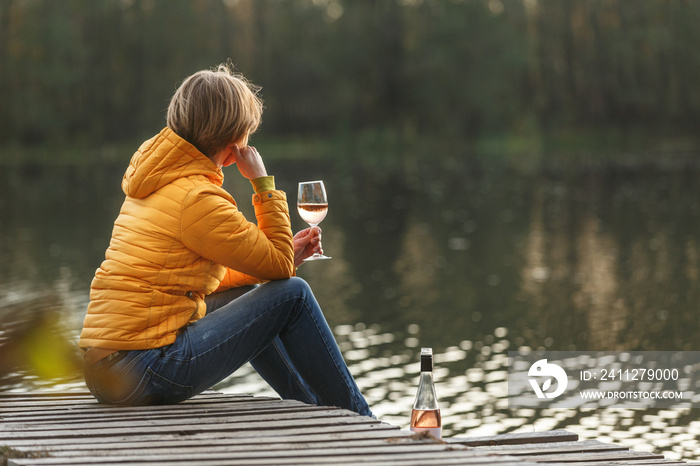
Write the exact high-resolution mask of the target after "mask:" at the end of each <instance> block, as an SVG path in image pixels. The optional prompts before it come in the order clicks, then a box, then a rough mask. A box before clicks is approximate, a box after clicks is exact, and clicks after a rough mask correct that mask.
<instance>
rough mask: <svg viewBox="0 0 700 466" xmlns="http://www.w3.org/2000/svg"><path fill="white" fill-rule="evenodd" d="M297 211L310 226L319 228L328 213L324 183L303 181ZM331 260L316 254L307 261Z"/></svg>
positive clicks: (300, 185) (300, 186)
mask: <svg viewBox="0 0 700 466" xmlns="http://www.w3.org/2000/svg"><path fill="white" fill-rule="evenodd" d="M297 210H298V211H299V216H300V217H301V218H302V219H303V220H304V221H305V222H306V223H308V224H309V225H310V226H312V227H315V226H318V224H319V223H321V221H322V220H323V219H324V218H326V214H327V213H328V198H327V197H326V187H325V186H324V185H323V181H303V182H301V183H299V195H298V197H297ZM319 259H330V257H328V256H324V255H323V254H318V253H316V254H314V255H312V256H309V257H307V258H306V259H305V261H315V260H319Z"/></svg>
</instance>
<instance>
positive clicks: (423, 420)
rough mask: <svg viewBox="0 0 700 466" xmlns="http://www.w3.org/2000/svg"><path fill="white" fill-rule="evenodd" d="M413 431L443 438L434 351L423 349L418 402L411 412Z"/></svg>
mask: <svg viewBox="0 0 700 466" xmlns="http://www.w3.org/2000/svg"><path fill="white" fill-rule="evenodd" d="M411 430H412V431H413V432H429V433H430V434H432V435H433V437H435V438H437V439H441V438H442V418H441V417H440V408H439V407H438V402H437V396H436V394H435V383H434V382H433V349H432V348H421V352H420V381H419V383H418V393H416V401H415V402H414V403H413V411H412V412H411Z"/></svg>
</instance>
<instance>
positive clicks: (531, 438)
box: [445, 429, 578, 447]
mask: <svg viewBox="0 0 700 466" xmlns="http://www.w3.org/2000/svg"><path fill="white" fill-rule="evenodd" d="M576 440H578V435H577V434H575V433H573V432H569V431H567V430H561V429H558V430H551V431H547V432H517V433H510V434H499V435H490V436H484V437H452V438H448V439H445V441H446V442H447V443H450V444H453V443H458V444H460V445H467V446H472V447H478V446H488V445H513V444H519V443H547V442H574V441H576Z"/></svg>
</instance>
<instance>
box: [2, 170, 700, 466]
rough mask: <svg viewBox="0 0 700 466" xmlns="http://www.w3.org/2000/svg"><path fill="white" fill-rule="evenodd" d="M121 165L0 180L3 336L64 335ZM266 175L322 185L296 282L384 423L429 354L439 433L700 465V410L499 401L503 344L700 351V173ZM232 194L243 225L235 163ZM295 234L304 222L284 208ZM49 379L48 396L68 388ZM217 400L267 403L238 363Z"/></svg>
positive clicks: (105, 231) (23, 379)
mask: <svg viewBox="0 0 700 466" xmlns="http://www.w3.org/2000/svg"><path fill="white" fill-rule="evenodd" d="M125 163H126V161H125ZM124 168H125V166H121V165H120V166H100V168H95V167H79V168H78V167H56V168H42V167H39V166H29V167H23V168H2V173H1V174H0V309H4V310H5V312H4V314H3V315H2V316H1V317H2V319H3V324H2V327H0V329H2V330H4V331H5V333H8V331H9V329H11V328H12V325H13V322H14V321H17V320H22V319H25V320H26V317H24V316H31V315H32V313H33V312H36V311H37V307H44V308H46V309H52V310H54V311H53V312H54V314H55V315H57V316H60V321H61V323H62V325H63V327H64V328H65V329H67V330H66V331H67V332H68V334H69V335H70V336H71V337H76V336H77V333H78V332H79V329H80V324H81V321H82V317H83V315H84V313H85V308H86V305H87V292H88V288H89V283H90V280H91V279H92V275H93V273H94V270H95V268H96V267H97V266H98V265H99V263H100V262H101V260H102V258H103V254H104V249H105V248H106V246H107V244H108V241H109V234H110V231H111V227H112V222H113V221H114V218H115V216H116V213H117V211H118V209H119V206H120V204H121V201H122V196H123V195H122V193H121V191H120V190H119V183H120V180H121V176H122V173H123V170H124ZM268 170H269V171H270V172H271V173H273V174H275V175H276V176H277V184H278V187H279V188H280V189H284V190H285V191H287V193H288V195H289V197H290V199H291V200H294V198H295V192H296V182H297V181H305V180H313V179H324V180H325V181H326V187H327V189H328V196H329V201H330V211H329V214H328V217H327V218H326V219H325V220H324V221H323V223H322V224H321V226H322V228H323V231H324V236H323V238H324V249H325V252H326V254H328V255H331V256H333V260H330V261H323V262H317V263H310V264H305V265H303V266H302V267H301V268H300V271H299V275H300V276H302V277H304V278H305V279H307V280H308V281H309V282H310V284H311V285H312V287H313V289H314V291H315V293H316V295H317V298H318V300H319V302H320V303H321V305H322V307H323V308H324V312H325V313H326V315H327V318H328V321H329V323H330V324H331V326H332V327H333V328H334V331H335V333H336V335H337V339H338V341H339V343H340V345H341V348H342V350H343V352H344V354H345V356H346V359H347V362H348V364H349V366H350V367H351V369H352V371H353V373H354V374H355V375H356V378H357V381H358V384H359V385H360V387H361V388H362V389H363V391H364V393H365V394H366V397H367V398H368V400H369V402H370V405H371V406H372V409H373V410H374V412H375V414H377V415H378V416H379V417H380V418H381V419H383V420H385V421H387V422H390V423H393V424H397V425H400V426H404V427H405V426H406V425H407V422H408V417H409V415H410V409H411V405H412V402H413V397H414V395H415V390H416V383H417V378H418V369H419V365H418V354H419V352H420V348H421V347H422V346H429V347H432V348H433V350H434V352H435V354H436V356H435V366H436V369H435V379H436V383H437V392H438V397H439V399H440V403H441V409H442V414H443V420H444V434H445V435H450V436H451V435H469V436H478V435H491V434H498V433H505V432H521V431H544V430H550V429H560V428H561V429H567V430H570V431H573V432H575V433H577V434H579V436H580V437H581V438H582V439H589V438H591V439H592V438H595V439H599V440H602V441H606V442H614V443H618V444H623V445H626V446H629V447H631V448H634V449H637V450H650V451H654V452H657V453H662V454H664V455H665V456H666V457H667V458H673V459H696V458H698V456H699V455H700V441H699V440H698V437H700V410H697V409H690V408H675V409H673V408H672V409H646V410H644V409H636V410H635V409H621V408H615V407H608V408H602V407H599V408H591V409H512V410H511V409H509V408H508V399H507V394H508V391H507V370H508V359H507V353H508V351H514V350H518V349H524V348H530V349H533V350H537V349H539V350H550V351H555V350H557V351H594V350H601V351H603V350H604V351H622V350H634V351H662V350H664V351H697V350H699V349H700V347H699V346H700V345H699V344H698V342H699V341H700V330H699V329H698V318H697V309H698V303H699V302H700V286H699V283H700V281H699V279H700V222H698V218H699V216H700V202H698V199H700V183H697V181H696V180H697V178H698V175H699V174H700V170H698V169H697V168H693V167H690V168H689V167H688V166H687V164H681V165H675V164H673V165H670V164H667V165H663V164H655V165H654V166H643V167H639V166H637V167H634V168H631V167H624V166H618V167H614V168H600V167H589V168H581V169H578V170H574V171H560V172H549V173H546V174H543V173H537V174H533V173H528V172H522V171H515V170H508V169H505V168H491V169H486V168H484V167H483V166H481V165H479V164H477V163H474V162H468V161H465V160H453V161H448V162H446V163H444V164H442V166H439V167H438V166H431V165H426V166H422V165H420V164H417V163H408V162H406V163H402V162H397V163H394V164H389V165H388V166H385V167H384V168H381V169H378V168H369V167H366V168H365V167H362V166H361V165H350V164H349V163H348V162H347V161H338V162H332V161H330V162H329V161H324V162H323V163H321V162H310V163H308V164H305V165H303V166H300V164H298V163H296V164H291V163H286V162H276V163H268ZM225 187H226V188H227V189H229V191H231V192H232V194H233V195H234V197H235V198H236V199H237V201H238V203H239V206H240V207H241V210H243V211H244V212H245V213H246V214H250V213H251V212H252V208H251V207H250V201H249V199H250V191H251V190H250V187H249V185H248V184H247V181H245V180H242V179H241V178H240V177H239V176H238V175H237V173H236V170H235V168H234V169H232V170H231V169H230V170H229V171H228V172H227V178H226V182H225ZM293 222H294V226H295V229H300V228H302V227H304V225H303V223H302V222H301V220H300V219H299V217H298V215H296V212H295V211H293ZM23 303H42V304H31V305H26V306H23ZM2 330H0V333H2ZM1 337H2V335H1V334H0V344H1V343H2V338H1ZM5 344H6V345H7V342H5ZM6 354H9V353H6ZM0 359H2V358H0ZM1 366H2V364H0V368H1ZM58 382H60V383H59V384H58V385H57V386H55V389H66V388H74V387H78V386H80V385H81V382H80V380H79V379H77V378H75V377H64V378H62V379H60V380H58ZM35 386H42V387H48V386H49V384H48V382H46V381H44V380H41V379H40V378H37V376H36V375H34V374H33V373H31V372H27V371H15V372H13V373H12V374H10V375H6V376H5V377H4V378H3V379H0V389H4V390H23V389H27V388H29V387H35ZM216 388H217V389H219V390H222V391H226V392H247V393H255V394H270V395H271V394H272V392H270V391H269V389H268V388H266V386H265V384H264V383H263V382H262V381H261V380H260V379H259V378H258V377H257V375H256V374H254V373H253V371H252V370H251V369H250V368H249V367H244V368H242V369H241V370H240V371H239V372H238V373H236V374H235V375H234V376H232V377H230V378H229V379H227V380H226V381H224V382H222V383H221V384H219V385H218V386H217V387H216Z"/></svg>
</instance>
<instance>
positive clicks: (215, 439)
mask: <svg viewBox="0 0 700 466" xmlns="http://www.w3.org/2000/svg"><path fill="white" fill-rule="evenodd" d="M300 429H302V428H300ZM284 432H286V433H284ZM411 436H412V432H408V431H403V430H398V428H396V427H395V428H393V429H375V430H366V429H363V430H349V429H344V430H343V429H340V430H337V431H334V430H333V429H323V431H319V430H318V429H313V430H312V431H311V432H305V433H300V432H299V430H296V431H295V432H294V433H293V435H292V434H291V433H289V432H288V431H283V433H282V434H280V433H277V434H275V433H274V432H272V431H271V432H269V433H268V435H265V436H256V437H252V436H251V437H244V436H241V435H238V434H237V433H235V432H233V433H232V432H214V433H204V434H194V435H188V436H186V437H183V436H179V435H172V434H165V435H162V434H151V435H138V436H128V437H127V436H113V437H87V438H83V437H75V438H73V439H62V438H56V439H19V440H4V441H2V442H3V444H5V445H7V446H9V447H12V448H22V449H27V448H34V449H41V448H42V447H50V448H51V450H53V449H54V448H60V447H66V448H73V446H75V445H83V446H86V447H90V448H96V449H108V448H109V445H110V444H115V443H116V444H119V445H125V444H130V443H131V444H135V445H141V444H143V445H144V446H145V447H146V448H148V446H149V445H151V444H153V445H159V444H170V443H171V442H176V443H183V442H184V443H188V442H191V443H192V444H195V445H202V444H208V443H213V444H218V443H219V442H226V443H227V444H232V443H235V444H241V445H259V444H261V443H262V444H264V443H266V442H274V441H281V440H284V441H287V442H308V441H333V440H338V439H345V438H347V439H375V438H379V439H386V440H387V441H388V442H396V443H398V442H401V441H403V440H404V438H406V437H411ZM102 445H104V447H102Z"/></svg>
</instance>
